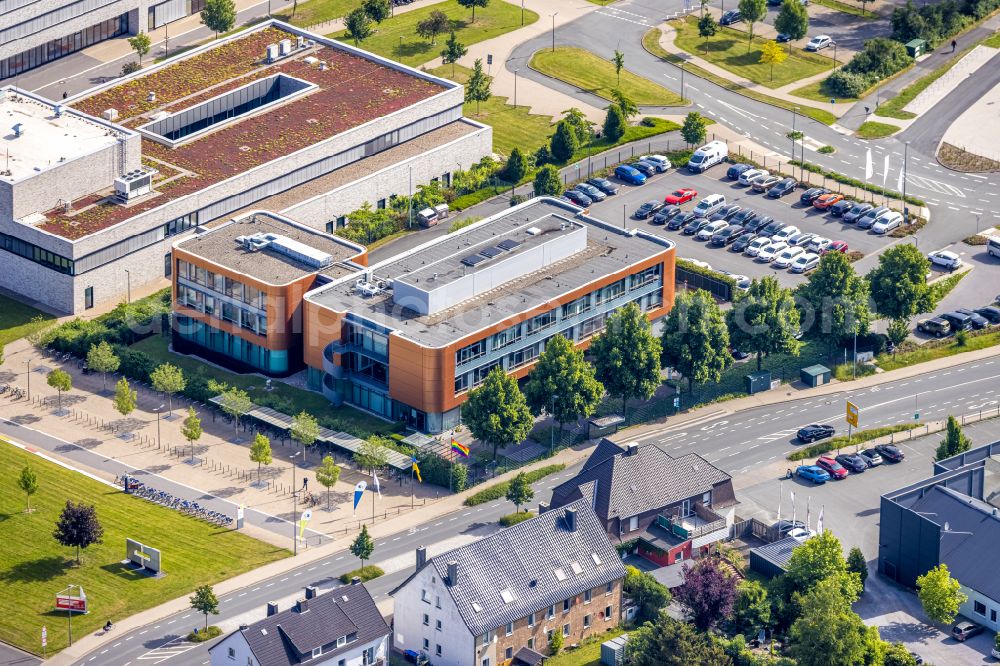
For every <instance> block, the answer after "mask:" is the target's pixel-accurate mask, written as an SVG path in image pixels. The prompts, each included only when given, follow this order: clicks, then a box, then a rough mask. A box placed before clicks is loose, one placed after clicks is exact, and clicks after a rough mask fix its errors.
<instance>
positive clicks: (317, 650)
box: [313, 645, 323, 659]
mask: <svg viewBox="0 0 1000 666" xmlns="http://www.w3.org/2000/svg"><path fill="white" fill-rule="evenodd" d="M321 654H323V646H322V645H321V646H319V647H318V648H313V659H315V658H316V657H318V656H320V655H321Z"/></svg>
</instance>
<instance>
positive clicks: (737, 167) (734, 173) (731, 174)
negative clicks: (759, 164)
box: [726, 163, 754, 180]
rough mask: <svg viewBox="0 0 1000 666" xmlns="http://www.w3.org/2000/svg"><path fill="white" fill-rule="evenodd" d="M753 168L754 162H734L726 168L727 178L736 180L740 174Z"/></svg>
mask: <svg viewBox="0 0 1000 666" xmlns="http://www.w3.org/2000/svg"><path fill="white" fill-rule="evenodd" d="M752 168H754V167H753V165H752V164H743V163H740V164H734V165H732V166H731V167H729V168H728V169H726V178H728V179H729V180H736V179H737V178H739V177H740V174H742V173H743V172H744V171H747V170H748V169H752Z"/></svg>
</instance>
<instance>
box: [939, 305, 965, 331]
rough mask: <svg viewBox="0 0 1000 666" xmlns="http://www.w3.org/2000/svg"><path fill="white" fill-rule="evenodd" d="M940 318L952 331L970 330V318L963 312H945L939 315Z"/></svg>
mask: <svg viewBox="0 0 1000 666" xmlns="http://www.w3.org/2000/svg"><path fill="white" fill-rule="evenodd" d="M940 317H941V319H944V320H945V321H946V322H948V324H950V325H951V330H952V331H971V330H972V326H973V324H972V317H970V316H969V315H967V314H965V313H963V312H959V311H958V310H955V311H954V312H945V313H943V314H941V315H940Z"/></svg>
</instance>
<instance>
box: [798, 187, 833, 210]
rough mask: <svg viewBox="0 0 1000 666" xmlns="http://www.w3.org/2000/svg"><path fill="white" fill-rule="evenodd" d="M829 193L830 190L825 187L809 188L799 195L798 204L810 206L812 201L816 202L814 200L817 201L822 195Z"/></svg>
mask: <svg viewBox="0 0 1000 666" xmlns="http://www.w3.org/2000/svg"><path fill="white" fill-rule="evenodd" d="M829 193H830V190H828V189H826V188H825V187H810V188H809V189H808V190H806V191H805V192H803V193H802V194H801V195H799V203H802V204H805V205H806V206H811V205H812V202H813V201H816V199H819V198H820V197H821V196H823V195H824V194H829Z"/></svg>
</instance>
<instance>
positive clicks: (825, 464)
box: [816, 456, 848, 479]
mask: <svg viewBox="0 0 1000 666" xmlns="http://www.w3.org/2000/svg"><path fill="white" fill-rule="evenodd" d="M816 467H819V468H820V469H822V470H823V471H824V472H826V473H827V474H829V475H830V476H831V477H832V478H834V479H846V478H847V474H848V472H847V470H846V469H844V466H843V465H841V464H840V463H839V462H837V461H836V460H834V459H833V458H830V457H828V456H823V457H821V458H819V459H817V460H816Z"/></svg>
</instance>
